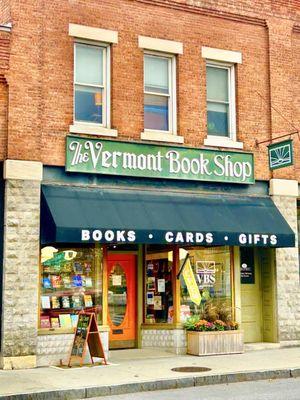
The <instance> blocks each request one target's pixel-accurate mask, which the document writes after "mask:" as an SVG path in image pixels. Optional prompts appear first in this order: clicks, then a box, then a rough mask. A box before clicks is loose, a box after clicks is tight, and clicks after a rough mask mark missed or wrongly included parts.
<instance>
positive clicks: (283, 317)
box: [272, 196, 300, 345]
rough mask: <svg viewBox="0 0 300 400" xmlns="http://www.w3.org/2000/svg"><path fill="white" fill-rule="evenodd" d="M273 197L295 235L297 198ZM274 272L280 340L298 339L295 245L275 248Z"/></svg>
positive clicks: (299, 314) (298, 289)
mask: <svg viewBox="0 0 300 400" xmlns="http://www.w3.org/2000/svg"><path fill="white" fill-rule="evenodd" d="M272 199H273V201H274V203H275V204H276V206H277V207H278V209H279V211H280V212H281V214H282V215H283V216H284V218H285V219H286V221H287V222H288V223H289V225H290V227H291V228H292V229H293V231H294V232H295V233H296V235H297V203H296V198H295V197H289V196H273V197H272ZM296 243H298V238H297V237H296ZM276 275H277V276H276V280H277V311H278V332H279V341H280V342H281V343H282V344H283V345H287V341H299V340H300V285H299V256H298V247H294V248H282V249H276Z"/></svg>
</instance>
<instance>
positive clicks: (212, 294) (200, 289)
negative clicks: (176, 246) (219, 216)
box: [179, 246, 232, 322]
mask: <svg viewBox="0 0 300 400" xmlns="http://www.w3.org/2000/svg"><path fill="white" fill-rule="evenodd" d="M179 258H180V265H181V266H182V265H183V262H184V260H186V264H185V267H184V268H183V270H182V271H181V274H180V288H181V289H180V292H181V293H180V294H181V309H180V320H181V322H184V321H185V320H186V318H188V317H189V316H191V315H194V314H197V315H200V316H201V317H202V318H203V319H207V318H208V319H210V318H211V319H216V318H214V317H215V315H213V314H220V313H223V314H224V313H227V314H231V312H232V310H231V309H232V289H231V263H230V259H231V256H230V249H229V247H228V246H224V247H210V248H206V247H193V248H184V249H183V248H181V249H180V250H179ZM185 269H186V270H185ZM184 270H185V271H184ZM183 272H185V273H183ZM188 273H190V274H191V275H192V278H193V276H194V278H193V279H188V276H189V275H188ZM192 280H193V282H194V287H193V285H192V283H191V281H192ZM209 314H211V315H209Z"/></svg>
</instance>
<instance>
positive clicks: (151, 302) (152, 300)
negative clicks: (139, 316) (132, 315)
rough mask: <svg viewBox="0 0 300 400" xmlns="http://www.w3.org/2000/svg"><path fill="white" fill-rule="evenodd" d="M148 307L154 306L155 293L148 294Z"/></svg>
mask: <svg viewBox="0 0 300 400" xmlns="http://www.w3.org/2000/svg"><path fill="white" fill-rule="evenodd" d="M147 305H148V306H153V305H154V293H153V292H147Z"/></svg>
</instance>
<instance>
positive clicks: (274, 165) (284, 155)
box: [268, 140, 293, 170]
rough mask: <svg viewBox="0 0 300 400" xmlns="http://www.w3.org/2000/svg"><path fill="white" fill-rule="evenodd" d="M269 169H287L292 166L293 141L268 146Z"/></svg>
mask: <svg viewBox="0 0 300 400" xmlns="http://www.w3.org/2000/svg"><path fill="white" fill-rule="evenodd" d="M268 150H269V167H270V169H271V170H273V169H278V168H283V167H288V166H289V165H292V164H293V141H292V140H285V141H283V142H279V143H274V144H270V145H269V146H268Z"/></svg>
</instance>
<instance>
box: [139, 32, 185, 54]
mask: <svg viewBox="0 0 300 400" xmlns="http://www.w3.org/2000/svg"><path fill="white" fill-rule="evenodd" d="M138 40H139V47H141V48H142V49H147V50H154V51H163V52H165V53H171V54H183V44H182V43H181V42H175V41H174V40H165V39H156V38H152V37H149V36H139V39H138Z"/></svg>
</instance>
